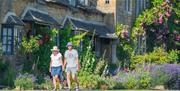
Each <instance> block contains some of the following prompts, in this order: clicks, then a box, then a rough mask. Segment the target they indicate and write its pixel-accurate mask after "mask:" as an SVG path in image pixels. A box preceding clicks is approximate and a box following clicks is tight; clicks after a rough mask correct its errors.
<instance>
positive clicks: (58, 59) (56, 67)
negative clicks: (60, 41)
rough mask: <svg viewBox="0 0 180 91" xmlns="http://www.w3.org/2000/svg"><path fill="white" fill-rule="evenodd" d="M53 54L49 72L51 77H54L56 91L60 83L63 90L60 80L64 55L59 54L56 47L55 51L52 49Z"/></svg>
mask: <svg viewBox="0 0 180 91" xmlns="http://www.w3.org/2000/svg"><path fill="white" fill-rule="evenodd" d="M51 51H52V54H51V56H50V57H51V60H50V67H49V71H50V72H51V76H52V77H53V85H54V90H56V89H57V88H56V87H57V83H58V82H59V87H60V88H61V84H60V79H59V77H60V78H62V77H61V76H62V68H63V67H62V66H63V65H62V64H63V62H62V55H61V53H60V52H59V49H58V47H57V46H54V47H53V49H51Z"/></svg>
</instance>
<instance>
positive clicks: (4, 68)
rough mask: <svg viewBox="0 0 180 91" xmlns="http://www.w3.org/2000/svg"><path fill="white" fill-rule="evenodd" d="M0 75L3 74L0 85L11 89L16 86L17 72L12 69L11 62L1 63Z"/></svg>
mask: <svg viewBox="0 0 180 91" xmlns="http://www.w3.org/2000/svg"><path fill="white" fill-rule="evenodd" d="M0 74H2V75H1V78H0V84H2V85H5V86H8V87H10V88H11V87H13V86H14V78H15V70H14V69H13V68H12V67H11V65H10V64H9V62H7V61H0ZM1 82H2V83H1Z"/></svg>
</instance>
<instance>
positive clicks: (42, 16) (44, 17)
mask: <svg viewBox="0 0 180 91" xmlns="http://www.w3.org/2000/svg"><path fill="white" fill-rule="evenodd" d="M23 20H24V21H33V22H37V23H43V24H50V25H60V24H59V23H58V22H57V21H56V19H55V18H53V17H51V16H50V15H49V14H47V13H43V12H40V11H37V10H31V9H29V10H28V11H27V12H26V13H25V15H24V17H23Z"/></svg>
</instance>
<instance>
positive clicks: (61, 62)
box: [60, 57, 64, 69]
mask: <svg viewBox="0 0 180 91" xmlns="http://www.w3.org/2000/svg"><path fill="white" fill-rule="evenodd" d="M60 64H62V69H64V64H63V61H62V57H61V58H60Z"/></svg>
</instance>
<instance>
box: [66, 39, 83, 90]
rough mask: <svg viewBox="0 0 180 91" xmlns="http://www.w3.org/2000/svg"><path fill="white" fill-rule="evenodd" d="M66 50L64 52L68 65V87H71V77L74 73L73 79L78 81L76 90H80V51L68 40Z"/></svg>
mask: <svg viewBox="0 0 180 91" xmlns="http://www.w3.org/2000/svg"><path fill="white" fill-rule="evenodd" d="M66 47H67V48H68V50H66V52H65V54H64V66H63V67H66V76H67V83H68V88H69V90H70V88H71V86H70V85H71V81H70V77H71V75H72V79H73V80H74V81H75V82H76V90H79V87H78V81H77V71H79V69H80V64H79V59H78V52H77V50H75V49H73V45H72V43H71V42H68V43H67V45H66Z"/></svg>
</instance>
